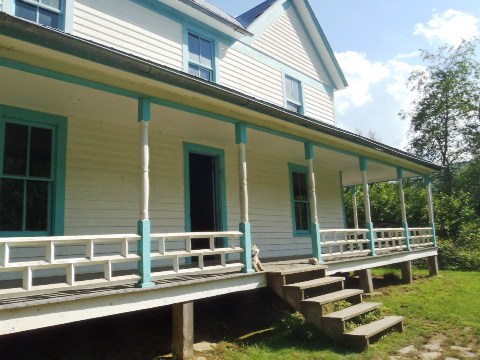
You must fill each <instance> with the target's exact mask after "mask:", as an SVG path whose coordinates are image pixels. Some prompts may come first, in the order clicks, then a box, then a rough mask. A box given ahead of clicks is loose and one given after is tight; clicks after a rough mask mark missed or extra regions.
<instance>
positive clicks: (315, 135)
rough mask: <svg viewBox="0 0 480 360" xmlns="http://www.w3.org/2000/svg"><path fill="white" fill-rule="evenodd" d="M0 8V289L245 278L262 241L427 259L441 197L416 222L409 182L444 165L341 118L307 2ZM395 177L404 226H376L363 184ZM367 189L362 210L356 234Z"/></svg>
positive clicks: (376, 257) (154, 0)
mask: <svg viewBox="0 0 480 360" xmlns="http://www.w3.org/2000/svg"><path fill="white" fill-rule="evenodd" d="M0 10H1V12H0V84H1V86H0V282H2V280H5V281H4V283H5V286H4V287H5V289H0V296H1V297H3V298H5V297H12V296H18V295H19V294H21V295H22V296H25V295H28V294H34V293H36V294H38V293H43V292H52V291H56V290H58V289H59V288H60V289H69V288H72V289H73V288H81V287H86V286H89V287H92V286H102V285H104V284H112V283H116V282H117V283H128V282H139V284H140V286H141V287H150V286H152V285H153V286H155V285H154V283H153V282H152V281H154V280H155V279H157V278H161V277H163V276H168V275H171V274H175V275H178V274H186V273H192V274H195V273H203V272H207V271H210V272H211V271H217V270H226V269H228V270H231V271H243V272H244V273H247V274H250V273H251V272H252V256H251V245H252V243H256V244H258V247H259V248H260V249H261V256H262V260H263V261H266V260H267V259H274V258H299V257H305V258H307V257H311V256H314V257H316V258H317V259H319V260H320V261H321V262H325V263H326V264H328V262H329V261H331V264H330V265H329V268H330V269H331V270H329V271H331V272H332V273H333V272H336V271H340V270H342V271H350V270H360V271H366V270H368V269H370V268H371V267H374V266H381V265H385V264H389V263H402V262H408V261H411V260H414V259H417V258H424V257H428V258H430V259H433V260H432V261H433V262H435V259H436V247H435V233H434V224H433V208H432V204H431V197H429V199H430V201H429V204H428V209H429V214H430V224H425V228H417V229H411V228H409V227H408V224H407V221H406V215H405V211H404V201H403V192H402V190H401V184H402V179H403V178H404V177H412V176H423V177H425V180H426V185H427V186H426V188H427V191H430V186H429V180H428V174H430V173H431V172H433V171H436V170H438V167H437V166H435V165H434V164H431V163H429V162H426V161H424V160H422V159H418V158H416V157H414V156H412V155H410V154H408V153H405V152H403V151H400V150H398V149H395V148H392V147H389V146H387V145H384V144H381V143H379V142H375V141H372V140H370V139H367V138H364V137H361V136H358V135H355V134H353V133H350V132H348V131H345V130H342V129H340V128H338V127H336V126H335V114H334V95H335V92H336V91H340V90H342V89H344V88H345V87H346V86H347V81H346V79H345V77H344V75H343V73H342V70H341V69H340V67H339V65H338V63H337V60H336V59H335V56H334V54H333V52H332V49H331V47H330V45H329V43H328V41H327V39H326V37H325V34H324V33H323V31H322V29H321V27H320V25H319V23H318V21H317V19H316V17H315V15H314V13H313V11H312V9H311V7H310V5H309V3H308V1H306V0H267V1H265V2H263V3H261V4H259V5H258V6H256V7H255V8H253V9H251V10H249V11H247V12H246V13H244V14H242V15H240V16H238V17H236V18H234V17H232V16H230V15H228V14H227V13H225V12H223V11H222V10H220V9H218V8H216V7H215V6H213V5H211V4H209V3H208V2H206V1H204V0H115V1H113V0H102V1H94V0H0ZM390 180H399V184H400V192H399V193H400V197H401V199H400V200H401V201H400V203H401V206H402V210H403V211H402V222H403V225H404V226H403V227H402V228H399V229H383V230H379V229H376V228H375V225H374V224H372V223H371V219H370V215H369V214H370V210H369V206H370V205H369V200H368V184H369V183H371V182H380V181H390ZM357 184H363V188H364V193H365V194H366V196H365V199H366V200H365V204H364V206H365V209H366V214H367V218H366V219H356V223H357V224H359V225H358V226H357V228H356V229H346V228H345V212H344V204H343V192H344V189H345V188H346V187H349V186H353V185H357ZM426 207H427V204H426ZM112 234H113V235H112ZM119 234H121V235H119ZM237 240H238V241H237ZM393 250H394V251H393ZM333 260H335V261H333ZM128 269H138V271H134V272H132V273H128V274H127V275H125V273H124V272H125V271H127V270H128ZM122 271H123V272H122ZM94 273H101V276H100V278H94V279H92V278H91V277H88V276H87V275H85V274H94ZM365 274H367V275H368V272H366V273H365ZM52 276H60V277H63V278H62V279H63V280H61V281H60V282H57V281H56V280H52V281H46V283H45V281H44V280H42V279H45V277H47V278H48V277H51V279H54V278H53V277H52ZM255 276H257V278H255ZM258 276H260V274H253V275H252V277H251V278H252V279H254V278H255V279H257V280H258V279H259V278H258ZM16 279H20V280H21V281H20V282H19V283H18V284H19V285H18V284H17V285H14V286H13V285H12V286H6V285H7V282H8V281H10V283H12V284H13V283H14V281H15V280H16ZM7 280H8V281H7ZM52 282H53V283H52ZM10 283H9V284H10ZM256 286H260V285H258V283H257V285H256ZM0 287H1V286H0ZM190 299H192V298H190ZM0 314H1V311H0ZM92 316H102V315H98V314H97V315H95V314H93V315H92ZM11 321H15V319H13V320H11ZM52 321H53V322H52V323H51V324H53V323H54V320H52ZM71 321H76V320H71ZM66 322H68V321H66ZM47 323H48V321H47ZM4 324H6V325H5V326H6V327H5V329H7V330H2V331H1V332H0V333H5V332H8V326H9V325H10V323H9V322H8V321H6V320H5V322H4ZM22 326H23V327H22ZM33 326H34V325H31V324H30V325H28V324H23V323H22V325H21V326H20V325H18V329H20V330H18V331H22V329H23V330H28V329H29V328H32V327H33Z"/></svg>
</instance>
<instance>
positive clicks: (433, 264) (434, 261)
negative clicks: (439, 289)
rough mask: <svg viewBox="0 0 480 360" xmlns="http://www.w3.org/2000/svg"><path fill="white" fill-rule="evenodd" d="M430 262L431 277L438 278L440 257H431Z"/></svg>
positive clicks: (428, 259)
mask: <svg viewBox="0 0 480 360" xmlns="http://www.w3.org/2000/svg"><path fill="white" fill-rule="evenodd" d="M427 262H428V272H429V273H430V276H437V275H438V273H439V271H438V256H430V257H428V258H427Z"/></svg>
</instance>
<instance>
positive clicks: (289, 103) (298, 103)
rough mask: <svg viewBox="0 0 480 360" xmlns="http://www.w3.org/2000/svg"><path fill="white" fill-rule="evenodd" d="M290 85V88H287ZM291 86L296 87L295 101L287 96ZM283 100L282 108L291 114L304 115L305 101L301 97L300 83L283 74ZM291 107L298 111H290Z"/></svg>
mask: <svg viewBox="0 0 480 360" xmlns="http://www.w3.org/2000/svg"><path fill="white" fill-rule="evenodd" d="M288 83H290V86H288ZM292 85H294V86H295V85H298V98H297V99H295V98H294V97H292V96H291V95H290V94H289V91H288V89H289V88H290V89H291V88H292V87H291V86H292ZM283 99H284V107H285V108H286V109H289V110H290V111H293V112H298V113H299V114H300V115H305V100H304V97H303V85H302V82H301V81H300V80H298V79H296V78H295V77H293V76H290V75H289V74H285V73H283ZM291 107H296V108H298V111H295V110H292V109H291Z"/></svg>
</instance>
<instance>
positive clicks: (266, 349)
mask: <svg viewBox="0 0 480 360" xmlns="http://www.w3.org/2000/svg"><path fill="white" fill-rule="evenodd" d="M374 276H376V277H378V276H382V277H386V278H387V279H390V280H393V281H392V282H393V283H396V282H395V281H394V280H395V278H396V277H397V276H399V273H395V272H393V273H392V270H383V271H375V272H374ZM414 277H415V281H414V283H413V284H411V285H394V286H389V287H382V288H380V289H379V290H380V291H381V293H382V295H379V296H376V297H374V298H372V299H371V301H379V302H382V303H383V304H384V307H383V308H382V313H383V314H384V315H403V316H404V317H405V322H404V325H405V331H404V332H403V333H401V334H400V333H393V334H390V335H388V336H385V337H384V338H383V339H381V340H380V341H379V342H377V343H375V344H373V345H372V346H371V347H370V348H369V349H368V350H367V351H365V352H363V353H354V352H350V351H348V350H346V349H343V348H340V347H337V346H335V345H334V344H333V343H332V342H331V341H330V340H329V339H328V338H326V337H325V336H323V335H322V334H321V333H319V332H317V331H316V330H315V329H312V327H311V326H308V325H305V326H304V327H303V330H302V328H301V326H300V327H298V324H292V323H291V322H290V323H288V322H287V324H288V326H290V327H292V326H293V327H294V328H295V331H294V334H295V335H291V334H288V332H286V331H284V327H285V326H283V325H282V323H280V324H278V325H277V326H275V327H274V328H273V329H270V330H268V331H263V332H259V333H254V334H251V336H244V337H242V340H237V341H233V342H222V343H220V344H219V345H218V347H217V349H216V350H215V351H213V352H211V353H207V354H206V355H205V354H202V356H206V357H207V359H208V360H218V359H225V360H243V359H245V360H246V359H252V360H264V359H265V360H266V359H285V360H289V359H292V360H304V359H305V360H307V359H308V360H313V359H326V360H330V359H375V360H376V359H388V358H389V357H390V356H392V355H398V353H397V351H398V350H399V349H401V348H402V347H405V346H409V345H415V346H416V347H417V349H421V348H422V347H423V345H425V344H427V343H428V341H429V339H431V338H434V337H438V336H441V335H445V337H446V339H445V340H444V344H443V347H444V349H445V352H444V354H443V356H449V354H450V353H449V351H450V350H449V349H450V346H452V345H457V346H463V347H471V348H472V351H473V352H477V353H479V354H480V316H479V314H480V296H479V295H480V273H478V272H471V273H465V272H453V271H444V272H441V275H440V276H437V277H427V276H426V272H425V271H423V270H416V271H415V272H414ZM380 284H381V283H380ZM367 301H369V300H367ZM294 321H297V320H295V318H294ZM282 329H283V330H282ZM312 332H313V333H312ZM450 355H452V356H453V355H454V354H453V353H452V354H450ZM453 357H455V356H453Z"/></svg>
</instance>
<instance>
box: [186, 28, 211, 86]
mask: <svg viewBox="0 0 480 360" xmlns="http://www.w3.org/2000/svg"><path fill="white" fill-rule="evenodd" d="M213 61H214V59H213V43H212V41H211V40H208V39H206V38H204V37H201V36H198V35H196V34H193V33H191V32H189V33H188V72H189V74H191V75H194V76H198V77H200V78H202V79H205V80H208V81H213Z"/></svg>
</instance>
